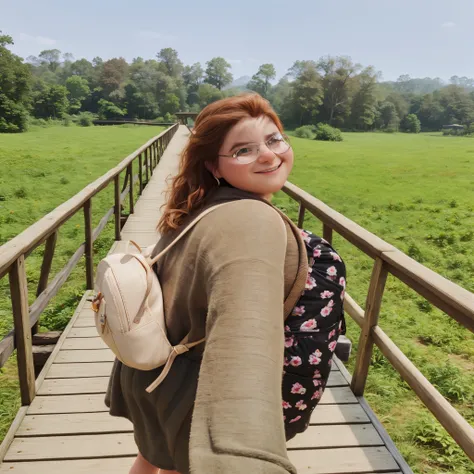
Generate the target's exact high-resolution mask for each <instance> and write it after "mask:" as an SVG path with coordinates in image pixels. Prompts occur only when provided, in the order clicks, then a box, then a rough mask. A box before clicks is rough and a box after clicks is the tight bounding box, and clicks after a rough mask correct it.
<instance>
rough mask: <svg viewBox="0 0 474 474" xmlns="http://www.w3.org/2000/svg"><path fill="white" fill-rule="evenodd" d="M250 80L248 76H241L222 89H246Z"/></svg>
mask: <svg viewBox="0 0 474 474" xmlns="http://www.w3.org/2000/svg"><path fill="white" fill-rule="evenodd" d="M250 79H252V78H251V77H250V76H241V77H239V78H238V79H236V80H235V81H234V82H232V83H231V84H229V85H228V86H225V87H224V88H223V89H224V90H226V89H246V88H247V84H248V83H249V81H250Z"/></svg>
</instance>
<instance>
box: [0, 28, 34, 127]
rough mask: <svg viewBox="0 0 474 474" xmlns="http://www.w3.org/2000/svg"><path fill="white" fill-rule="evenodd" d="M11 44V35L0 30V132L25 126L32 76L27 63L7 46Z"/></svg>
mask: <svg viewBox="0 0 474 474" xmlns="http://www.w3.org/2000/svg"><path fill="white" fill-rule="evenodd" d="M12 44H13V39H12V37H11V36H8V35H2V32H1V31H0V132H23V131H24V130H26V128H27V120H28V109H29V105H30V92H31V83H32V76H31V71H30V68H29V67H28V65H26V64H23V61H22V59H21V58H20V57H18V56H16V55H15V54H13V53H12V52H11V51H10V50H9V49H8V48H7V46H9V45H12Z"/></svg>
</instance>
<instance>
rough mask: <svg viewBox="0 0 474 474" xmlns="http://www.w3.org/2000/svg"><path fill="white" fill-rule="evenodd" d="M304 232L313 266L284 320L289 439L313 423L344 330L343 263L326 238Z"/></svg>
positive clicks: (284, 374) (286, 421) (287, 431)
mask: <svg viewBox="0 0 474 474" xmlns="http://www.w3.org/2000/svg"><path fill="white" fill-rule="evenodd" d="M301 233H302V236H303V239H304V241H305V244H306V251H307V253H308V263H309V265H308V278H307V280H306V286H305V290H304V291H303V293H302V296H301V297H300V299H299V300H298V303H297V304H296V306H295V307H294V308H293V311H292V313H291V315H290V316H289V317H288V318H287V319H286V321H285V324H286V326H285V361H284V371H283V387H282V396H283V417H284V420H285V431H286V439H287V440H289V439H291V438H293V437H294V436H295V435H297V434H298V433H301V432H303V431H305V430H306V428H307V427H308V426H309V421H310V418H311V414H312V412H313V410H314V408H315V407H316V405H317V404H318V402H319V400H320V399H321V396H322V394H323V391H324V388H325V387H326V383H327V380H328V377H329V373H330V371H331V364H332V356H333V353H334V350H335V349H336V345H337V339H338V337H339V335H340V334H344V333H345V322H344V310H343V300H344V290H345V287H346V269H345V265H344V262H343V261H342V259H341V257H340V256H339V255H338V254H337V253H336V251H335V250H334V249H333V248H332V247H331V245H330V244H329V243H328V242H327V241H326V240H324V239H322V238H321V237H318V236H316V235H314V234H312V233H310V232H307V231H301Z"/></svg>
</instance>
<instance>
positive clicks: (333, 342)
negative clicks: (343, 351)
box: [328, 341, 337, 352]
mask: <svg viewBox="0 0 474 474" xmlns="http://www.w3.org/2000/svg"><path fill="white" fill-rule="evenodd" d="M336 346H337V341H332V342H330V343H329V345H328V349H329V350H330V351H331V352H334V350H335V349H336Z"/></svg>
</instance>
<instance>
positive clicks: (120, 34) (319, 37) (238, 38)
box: [0, 0, 474, 80]
mask: <svg viewBox="0 0 474 474" xmlns="http://www.w3.org/2000/svg"><path fill="white" fill-rule="evenodd" d="M0 30H2V31H3V33H4V34H9V35H10V36H12V37H13V39H14V41H15V45H14V46H13V47H12V50H13V51H14V52H15V53H16V54H18V55H20V56H22V57H24V58H26V57H28V56H30V55H34V56H37V55H38V54H39V52H40V51H42V50H44V49H52V48H57V49H59V50H60V51H61V52H63V53H66V52H67V53H72V54H73V55H74V57H75V58H76V59H79V58H82V57H85V58H87V59H92V58H93V57H95V56H100V57H101V58H103V59H109V58H112V57H120V56H122V57H124V58H125V59H126V60H128V61H131V60H132V59H133V58H134V57H138V56H141V57H143V58H145V59H149V58H153V57H155V55H156V53H157V52H158V51H159V50H160V49H162V48H166V47H171V48H174V49H176V50H177V51H178V53H179V57H180V58H181V60H182V61H183V62H184V64H192V63H195V62H201V64H202V65H205V63H206V61H209V59H211V58H213V57H215V56H222V57H224V58H226V59H227V60H228V61H229V63H230V64H231V65H232V73H233V75H234V78H238V77H240V76H243V75H248V76H251V75H253V74H255V72H257V70H258V66H259V65H260V64H263V63H273V64H274V65H275V67H276V70H277V75H278V77H281V76H283V75H284V74H285V73H286V72H287V70H288V68H290V67H291V66H292V64H293V63H294V61H295V60H298V59H299V60H304V59H314V60H317V59H318V58H320V57H321V56H325V55H328V54H329V55H346V56H350V57H351V58H352V59H353V61H354V62H358V63H361V64H362V65H363V66H369V65H372V66H374V67H375V68H376V70H378V71H380V72H381V73H382V78H383V80H396V79H397V78H398V77H399V76H400V75H401V74H409V75H410V76H411V77H441V78H442V79H444V80H449V78H450V77H451V76H453V75H458V76H468V77H474V0H449V1H446V0H444V1H442V0H397V1H392V0H359V1H354V0H338V1H330V0H329V1H328V0H325V1H321V0H297V1H296V0H295V1H293V2H291V1H288V0H286V1H280V0H272V1H271V2H270V1H267V0H238V1H234V2H229V1H228V0H227V1H226V0H220V1H217V0H195V1H190V0H175V1H170V0H167V1H163V0H154V1H152V0H136V1H134V2H131V1H125V0H114V1H113V2H112V1H110V0H94V1H92V0H81V1H79V2H77V1H76V2H72V1H70V0H0Z"/></svg>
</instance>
